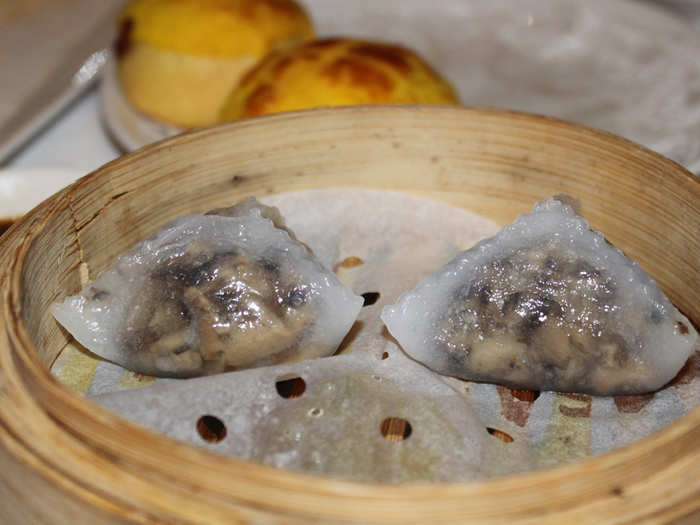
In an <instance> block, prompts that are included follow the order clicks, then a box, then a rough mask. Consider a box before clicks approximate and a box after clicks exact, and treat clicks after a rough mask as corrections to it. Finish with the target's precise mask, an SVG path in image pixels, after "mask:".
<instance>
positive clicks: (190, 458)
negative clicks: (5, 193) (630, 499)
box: [0, 106, 700, 523]
mask: <svg viewBox="0 0 700 525" xmlns="http://www.w3.org/2000/svg"><path fill="white" fill-rule="evenodd" d="M355 112H366V113H371V114H374V115H387V116H391V115H392V114H401V113H406V112H408V113H410V114H423V115H433V116H439V115H452V116H459V117H460V118H461V117H464V118H477V119H486V120H490V121H494V122H496V121H498V120H507V121H509V122H510V123H511V124H516V123H517V124H518V125H521V126H524V127H532V126H535V127H536V126H545V127H547V126H550V127H553V128H554V129H556V130H557V131H566V132H567V133H572V134H574V135H580V136H586V137H587V138H589V139H595V140H597V141H599V142H601V143H605V144H606V146H610V147H614V148H619V149H620V150H624V151H633V152H634V153H635V154H636V155H639V156H642V157H644V159H645V160H647V161H649V162H652V163H654V164H656V165H658V166H659V169H662V170H665V171H667V172H668V173H669V174H672V176H673V177H675V178H676V180H677V181H679V182H680V183H681V184H685V185H687V186H686V187H687V188H689V189H690V190H691V192H693V191H694V194H695V195H700V181H699V180H698V177H696V176H695V175H693V174H691V173H690V172H688V171H687V170H685V169H684V168H683V167H682V166H680V165H678V164H677V163H675V162H673V161H671V160H669V159H666V158H664V157H662V156H661V155H659V154H657V153H654V152H652V151H650V150H648V149H646V148H644V147H643V146H640V145H638V144H635V143H633V142H631V141H629V140H626V139H623V138H621V137H618V136H616V135H614V134H612V133H608V132H604V131H600V130H595V129H592V128H588V127H584V126H579V125H576V124H572V123H568V122H565V121H562V120H560V119H556V118H552V117H545V116H539V115H533V114H528V113H523V112H517V111H510V110H501V109H496V108H465V107H461V108H454V107H441V106H431V107H413V106H369V107H352V108H332V109H317V110H308V111H303V112H292V113H284V114H278V115H271V116H265V117H259V118H255V119H250V120H246V121H241V122H234V123H230V124H225V125H221V126H214V127H210V128H206V129H204V130H198V131H190V132H186V133H184V134H182V135H178V136H175V137H171V138H168V139H165V140H163V141H160V142H158V143H155V144H151V145H149V146H146V147H144V148H142V149H140V150H138V151H136V152H133V153H130V154H128V155H126V156H124V157H120V158H119V159H116V160H114V161H112V162H110V163H108V164H106V165H104V166H103V167H101V168H99V169H98V170H96V171H94V172H92V173H90V174H88V175H87V176H86V177H83V178H82V179H79V180H78V181H76V182H75V183H74V184H73V185H71V186H69V187H68V188H66V189H64V190H62V191H61V192H59V193H57V194H56V195H54V196H53V197H51V198H50V199H48V200H47V201H45V202H44V203H43V204H42V205H40V206H39V207H37V208H35V209H34V210H32V211H31V212H29V213H28V214H27V215H25V216H24V217H23V218H22V219H21V220H20V221H18V223H16V224H15V225H14V226H13V227H12V228H11V229H10V230H9V231H8V232H7V233H6V235H5V237H4V239H3V242H2V243H0V259H1V258H2V257H9V256H11V257H10V265H9V266H8V267H7V269H6V270H5V272H4V274H3V276H2V278H0V284H1V285H2V287H3V291H2V304H1V306H0V308H2V309H3V314H4V323H5V334H6V336H7V344H3V343H4V341H0V393H1V394H2V396H3V397H4V398H5V404H8V403H10V404H11V405H12V408H13V409H14V410H15V413H19V411H20V410H21V409H22V407H25V408H27V409H31V410H32V411H33V412H34V414H35V415H39V416H41V419H38V421H37V422H36V423H35V424H36V425H38V427H41V426H42V425H46V429H47V430H48V431H50V432H51V434H50V437H51V438H56V437H57V435H58V437H59V438H60V440H61V441H62V442H65V444H66V445H67V446H68V448H70V446H74V447H76V449H75V451H74V453H75V454H76V457H70V458H69V457H68V452H67V451H66V450H62V451H61V452H60V453H58V454H54V455H51V454H50V447H49V444H48V442H47V439H48V437H47V436H42V435H41V434H39V435H38V436H34V439H33V440H32V441H28V440H25V439H23V437H22V435H21V431H18V428H19V427H20V425H18V421H13V420H12V419H11V418H8V417H7V416H8V413H7V411H5V410H2V409H0V445H3V446H5V447H7V448H8V449H12V450H13V454H14V455H15V456H16V457H17V458H19V459H20V461H22V462H24V463H25V464H26V465H29V466H31V468H32V469H33V470H35V472H37V473H38V474H40V475H41V476H44V477H45V478H46V479H50V480H52V481H53V482H57V483H59V484H60V486H61V487H62V489H63V490H65V491H66V492H67V493H70V494H72V495H73V496H76V497H77V498H79V499H80V500H82V501H83V502H85V503H89V504H92V505H95V506H98V507H100V508H102V509H103V510H104V511H106V512H108V513H112V514H114V513H116V514H120V515H122V516H128V517H129V519H133V520H134V521H137V522H140V521H144V522H146V521H147V520H148V519H155V518H157V517H158V512H164V513H165V514H164V515H166V516H168V518H169V519H174V516H173V515H172V512H174V510H173V509H174V508H175V507H173V505H175V503H176V500H177V499H178V497H179V495H178V494H177V493H175V492H174V493H173V494H172V495H170V496H169V497H168V496H167V493H168V492H169V491H170V490H172V489H173V485H174V484H175V483H178V482H181V481H182V478H178V470H177V469H178V468H181V467H184V466H186V467H187V472H188V474H189V479H188V483H189V484H191V491H190V493H189V496H190V497H192V498H194V499H196V500H197V501H195V502H193V503H192V506H193V507H196V508H202V505H204V506H206V505H205V504H206V503H207V502H208V503H211V504H212V505H213V506H215V507H216V508H217V512H219V513H222V512H224V510H221V509H226V508H228V507H227V504H223V503H222V501H227V502H229V503H231V504H232V505H234V506H237V505H242V506H244V507H245V506H251V507H253V508H255V509H259V510H262V511H270V512H276V513H278V514H279V515H280V516H283V517H285V518H287V519H295V518H301V517H305V516H314V517H315V519H321V520H341V519H343V520H346V519H354V520H359V521H363V522H364V521H367V522H369V521H375V520H376V521H403V520H409V521H417V520H418V521H420V520H422V519H430V520H432V521H435V522H438V521H443V520H451V519H453V518H454V516H456V515H460V513H462V515H463V516H464V517H465V519H467V518H468V519H480V518H483V519H486V518H498V519H511V518H512V519H515V518H523V517H528V516H529V517H535V516H540V517H542V516H544V514H543V513H544V511H545V510H546V509H549V510H551V508H552V500H556V505H555V507H556V508H558V509H560V510H561V511H562V512H568V511H572V510H574V511H575V510H576V509H583V511H586V509H589V507H590V509H589V510H590V511H591V512H594V511H595V510H596V508H597V507H596V505H600V503H599V501H598V502H596V498H602V500H603V501H604V502H607V503H604V504H603V506H604V507H606V505H607V507H608V508H607V512H609V510H610V508H619V509H629V510H632V509H631V507H630V504H629V503H627V502H626V499H627V498H626V497H625V496H626V495H627V494H628V493H635V494H636V495H637V496H639V495H642V496H643V497H652V495H653V494H654V493H656V491H657V490H658V488H656V487H654V486H647V485H653V483H646V482H647V481H648V480H639V479H630V478H634V477H635V476H634V474H635V473H636V472H637V471H638V469H636V468H635V467H636V466H639V465H640V464H644V465H646V468H647V469H648V468H649V466H650V465H655V466H656V467H657V468H656V470H657V471H658V473H659V477H660V478H661V479H666V480H667V481H668V483H669V487H670V489H671V490H668V491H667V492H666V493H667V494H668V493H672V494H671V495H670V496H669V497H668V500H667V502H666V503H665V504H663V503H662V502H658V504H659V508H660V509H663V510H664V511H665V512H669V506H673V505H675V506H676V512H677V515H678V516H683V515H685V514H687V513H688V512H691V511H695V510H697V509H698V508H700V501H698V497H697V496H698V495H700V484H698V486H697V487H688V486H687V485H684V484H681V483H675V484H674V483H673V479H674V476H675V477H677V478H679V479H680V478H681V477H680V476H676V475H677V474H678V472H680V471H682V470H683V469H685V468H688V469H689V470H691V471H694V472H699V473H700V444H696V443H700V441H698V438H699V437H700V407H696V408H695V409H694V410H693V411H692V412H690V413H689V414H687V415H686V416H684V417H683V418H681V419H680V420H678V421H675V422H673V423H672V424H670V425H669V426H667V427H666V428H664V429H662V430H661V431H659V432H657V433H655V434H653V435H651V436H649V437H647V438H644V439H641V440H639V441H637V442H635V443H634V444H633V445H630V446H627V447H624V448H621V449H618V450H615V451H612V452H609V453H606V454H603V455H600V456H596V457H593V458H589V459H585V460H582V461H578V462H575V463H572V464H567V465H563V466H558V467H553V468H549V469H544V470H538V471H535V472H532V473H526V474H517V475H511V476H506V477H499V478H495V479H491V480H486V481H479V482H469V483H436V484H432V483H430V484H427V483H415V484H403V485H380V484H369V483H359V482H353V481H346V480H341V479H334V478H330V477H325V476H321V477H319V476H315V475H308V474H302V473H297V472H291V471H285V470H280V469H277V468H273V467H269V466H265V465H262V464H256V463H252V462H249V461H246V460H241V459H237V458H231V457H222V456H220V455H216V454H214V453H211V452H208V451H207V450H204V449H200V448H197V447H194V446H192V445H189V444H185V443H182V442H179V441H176V440H174V439H171V438H168V437H166V436H163V435H160V434H156V433H155V432H152V431H150V430H147V429H145V428H142V427H140V426H138V425H136V424H134V423H131V422H129V421H127V420H124V419H122V418H120V417H118V416H116V415H114V414H113V413H111V412H110V411H108V410H106V409H103V408H101V407H99V406H98V405H96V404H95V403H93V402H91V401H90V400H88V399H86V398H84V397H82V396H79V395H78V394H75V393H73V392H71V391H70V390H69V389H68V388H67V387H65V386H63V385H61V384H59V383H58V381H57V380H56V379H54V378H53V377H52V376H51V374H50V372H49V370H48V369H47V367H46V366H45V365H44V364H43V363H42V362H41V360H40V359H39V357H38V351H37V348H36V347H35V346H34V344H33V342H32V340H31V338H30V337H29V335H28V333H27V331H26V328H25V326H24V323H23V319H22V307H21V305H22V291H21V275H22V267H23V263H24V260H25V257H26V255H27V253H28V250H29V249H30V246H31V240H32V239H34V238H35V237H36V236H37V235H39V234H40V233H41V231H42V229H43V228H44V226H45V225H46V224H47V222H48V221H50V219H51V218H52V217H53V216H54V214H55V213H56V212H57V210H59V209H62V208H63V207H65V206H67V205H68V197H67V196H68V195H69V193H70V192H71V191H73V190H74V189H75V188H77V187H79V186H81V185H84V184H90V183H91V182H92V181H93V180H94V179H95V178H97V177H100V176H102V177H108V176H109V174H110V173H111V172H112V171H113V170H114V169H115V168H116V167H118V166H120V165H121V164H122V163H123V162H124V161H125V159H129V160H131V161H133V160H136V159H139V158H141V157H143V156H149V155H152V154H153V153H154V152H158V151H165V150H167V149H169V148H173V147H177V146H178V144H179V143H181V142H183V141H189V140H191V139H192V138H196V139H202V140H203V139H205V138H206V137H208V136H215V135H218V134H231V133H234V132H235V131H237V130H243V129H246V128H248V127H253V128H257V127H261V126H262V127H265V126H273V125H277V124H279V123H281V122H289V121H299V120H306V121H314V120H316V119H319V118H324V117H325V116H327V115H334V116H336V117H342V116H343V115H349V114H354V113H355ZM4 252H7V253H6V254H5V253H4ZM2 322H3V321H2V319H0V328H2V326H1V323H2ZM696 324H697V322H696ZM105 429H107V430H109V431H110V432H109V433H104V432H100V431H101V430H105ZM121 432H124V433H128V434H129V435H130V436H131V437H132V441H133V440H135V441H136V442H137V443H136V444H137V445H141V446H143V447H144V448H143V449H140V450H139V451H138V452H135V451H133V450H131V451H130V450H128V447H127V446H125V445H124V444H123V443H121V442H120V441H119V438H118V435H119V433H121ZM57 433H58V434H57ZM678 447H680V448H684V449H687V450H689V451H690V453H688V454H686V455H685V456H683V457H682V458H681V459H677V458H676V459H674V460H673V461H672V460H671V458H670V457H669V454H668V453H664V450H665V449H666V452H668V450H675V449H676V448H678ZM166 450H167V454H166V453H165V451H166ZM81 455H85V457H86V458H89V460H90V461H92V462H96V465H97V468H105V476H107V477H109V476H113V477H114V483H113V484H95V485H93V484H91V483H89V482H87V481H85V480H81V479H78V478H77V477H76V476H77V473H75V472H72V471H71V470H70V466H71V465H73V464H74V463H75V462H76V461H77V460H78V458H79V457H80V456H81ZM601 472H604V473H605V474H606V480H607V481H606V482H605V483H601V482H598V483H597V484H596V485H595V486H594V487H587V489H588V492H584V493H582V492H581V486H580V481H581V480H582V479H583V478H584V477H586V476H590V475H591V474H592V473H598V474H600V473H601ZM105 479H106V478H105ZM105 479H102V480H100V482H101V483H105ZM683 479H685V478H683ZM135 480H138V481H140V482H141V483H138V484H136V485H134V486H133V487H131V488H129V487H128V486H127V485H124V486H121V487H119V486H118V485H119V483H121V482H124V483H125V484H128V483H133V482H134V481H135ZM137 490H150V491H152V492H153V494H142V496H145V498H144V501H147V502H150V507H149V510H148V512H147V513H146V514H143V507H141V506H140V504H135V503H134V502H133V501H129V496H134V495H135V492H136V491H137ZM542 491H545V493H546V494H549V495H550V496H551V498H548V501H544V500H543V498H542V496H541V494H540V495H538V494H537V493H540V492H542ZM514 494H516V495H517V497H516V498H515V501H512V500H513V495H514ZM176 496H177V497H176ZM586 498H590V499H589V500H588V503H587V499H586ZM158 499H160V501H161V505H162V507H161V508H158V505H157V504H156V503H154V502H155V501H156V500H158ZM499 499H500V501H501V503H500V506H499V508H498V509H497V510H494V509H495V508H496V507H494V503H495V502H497V501H498V500H499ZM200 500H201V501H200ZM634 500H635V501H637V500H638V499H637V498H634ZM509 501H511V503H509ZM214 503H216V505H214ZM349 503H351V504H352V505H353V506H354V510H353V513H352V515H351V516H349V517H348V514H347V507H345V506H343V505H347V504H349ZM301 508H303V510H300V509H301ZM341 509H342V513H341V512H340V511H341ZM586 512H587V511H586ZM220 515H221V516H223V515H224V514H220ZM234 515H235V513H232V514H231V516H234ZM217 516H218V517H215V518H213V519H212V521H211V522H218V521H217V519H220V516H219V515H217ZM236 519H241V520H245V519H247V518H246V516H245V514H240V515H239V516H238V518H236ZM584 521H585V519H584ZM186 522H187V523H190V521H186Z"/></svg>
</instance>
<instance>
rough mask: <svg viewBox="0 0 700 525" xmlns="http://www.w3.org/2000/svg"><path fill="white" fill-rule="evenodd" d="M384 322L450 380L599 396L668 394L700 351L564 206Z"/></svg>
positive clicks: (675, 315) (477, 251)
mask: <svg viewBox="0 0 700 525" xmlns="http://www.w3.org/2000/svg"><path fill="white" fill-rule="evenodd" d="M382 319H383V321H384V322H385V324H386V326H387V327H388V329H389V331H390V332H391V334H392V335H393V336H394V337H395V338H396V339H397V340H398V342H399V343H400V344H401V346H402V347H403V349H404V350H405V351H406V352H407V353H408V354H409V355H411V356H412V357H413V358H415V359H417V360H418V361H421V362H422V363H424V364H425V365H427V366H429V367H430V368H432V369H434V370H436V371H438V372H440V373H443V374H447V375H453V376H457V377H461V378H465V379H472V380H477V381H489V382H496V383H501V384H504V385H507V386H511V387H514V388H521V389H531V390H557V391H564V392H567V391H569V392H586V393H591V394H598V395H616V394H633V393H643V392H649V391H653V390H657V389H658V388H660V387H661V386H663V385H664V384H665V383H667V382H668V381H669V380H671V379H672V378H673V377H674V375H675V374H676V373H677V372H678V371H679V370H680V368H681V367H682V366H683V364H684V363H685V362H686V360H687V359H688V357H689V356H690V354H691V353H692V351H693V348H694V345H695V342H696V340H697V332H696V331H695V329H694V328H693V326H692V325H691V324H690V322H689V321H688V319H687V318H686V317H685V316H683V315H682V314H681V313H680V312H679V311H678V310H677V309H676V308H675V307H674V306H673V305H672V304H671V302H670V301H669V299H668V298H667V297H666V296H665V295H664V294H663V292H662V291H661V290H660V289H659V286H658V285H657V284H656V282H655V281H654V280H653V279H652V278H651V277H650V276H649V275H647V274H646V273H645V272H644V271H643V270H642V269H641V268H640V266H639V265H638V264H637V263H635V262H633V261H631V260H629V259H628V258H627V257H625V256H624V254H623V253H622V252H621V251H620V250H618V249H617V248H615V247H613V246H612V245H610V244H609V243H607V242H606V240H605V238H604V237H603V235H602V234H601V233H599V232H596V231H592V230H591V229H590V228H589V226H588V223H587V222H586V221H585V220H584V219H582V218H581V217H578V216H577V215H576V214H575V213H574V212H573V210H572V209H571V207H570V206H568V205H566V204H562V202H560V201H558V200H555V199H550V200H548V201H545V202H542V203H539V204H537V205H536V206H535V209H534V211H533V212H532V213H530V214H527V215H521V216H520V217H518V219H517V220H516V221H515V222H514V223H513V224H512V225H510V226H506V227H505V228H503V229H502V230H501V231H500V232H499V233H498V234H497V235H496V236H494V237H492V238H490V239H486V240H484V241H482V242H480V243H478V244H477V245H476V246H474V247H473V248H471V249H469V250H467V251H465V252H463V253H461V254H459V255H458V256H457V257H456V258H454V259H453V260H452V261H451V262H450V263H448V264H447V265H445V266H444V267H442V268H440V269H439V270H437V271H436V272H435V273H434V274H433V275H431V276H430V277H428V278H427V279H425V280H424V281H422V282H421V283H420V284H419V285H418V286H417V287H416V288H415V289H414V290H412V291H410V292H407V293H405V294H403V295H402V296H401V297H400V298H399V300H398V301H397V302H396V304H394V305H392V306H389V307H386V308H385V309H384V310H383V312H382Z"/></svg>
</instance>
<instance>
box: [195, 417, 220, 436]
mask: <svg viewBox="0 0 700 525" xmlns="http://www.w3.org/2000/svg"><path fill="white" fill-rule="evenodd" d="M197 432H198V433H199V436H200V437H201V438H202V439H203V440H204V441H206V442H207V443H219V442H220V441H223V439H224V438H225V437H226V425H224V422H223V421H221V420H220V419H219V418H218V417H216V416H210V415H206V416H202V417H200V418H199V419H198V420H197Z"/></svg>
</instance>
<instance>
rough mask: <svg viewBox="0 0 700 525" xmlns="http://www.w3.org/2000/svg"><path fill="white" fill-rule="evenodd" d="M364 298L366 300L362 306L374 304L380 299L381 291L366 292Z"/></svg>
mask: <svg viewBox="0 0 700 525" xmlns="http://www.w3.org/2000/svg"><path fill="white" fill-rule="evenodd" d="M362 298H363V299H364V300H365V302H364V304H363V305H362V306H372V305H373V304H374V303H376V302H377V301H378V300H379V292H365V293H363V294H362Z"/></svg>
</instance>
